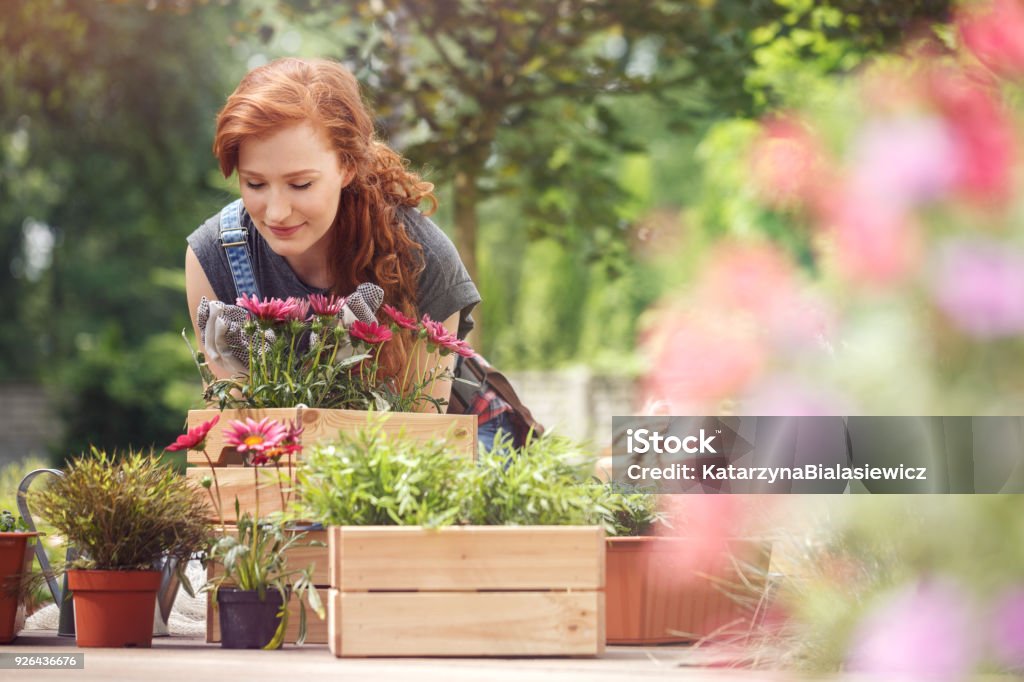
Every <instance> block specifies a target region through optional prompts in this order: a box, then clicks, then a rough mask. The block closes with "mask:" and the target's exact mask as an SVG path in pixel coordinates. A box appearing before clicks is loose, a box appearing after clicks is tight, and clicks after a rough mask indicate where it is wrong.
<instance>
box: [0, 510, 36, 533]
mask: <svg viewBox="0 0 1024 682" xmlns="http://www.w3.org/2000/svg"><path fill="white" fill-rule="evenodd" d="M27 532H29V528H28V525H27V524H26V523H25V519H23V518H21V517H20V516H15V515H14V514H12V513H11V512H9V511H7V510H6V509H4V510H3V511H0V533H27Z"/></svg>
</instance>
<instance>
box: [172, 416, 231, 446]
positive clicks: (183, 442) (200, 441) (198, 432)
mask: <svg viewBox="0 0 1024 682" xmlns="http://www.w3.org/2000/svg"><path fill="white" fill-rule="evenodd" d="M218 421H220V415H219V414H218V415H216V416H214V418H213V419H211V420H210V421H208V422H203V423H202V424H200V425H199V426H196V427H194V428H191V429H189V430H188V433H184V434H182V435H180V436H178V437H177V438H176V439H175V441H174V442H173V443H171V444H170V445H168V446H167V447H165V448H164V450H166V451H167V452H177V451H178V450H202V449H203V448H204V447H205V446H206V436H207V435H208V434H209V433H210V429H212V428H213V425H214V424H216V423H217V422H218Z"/></svg>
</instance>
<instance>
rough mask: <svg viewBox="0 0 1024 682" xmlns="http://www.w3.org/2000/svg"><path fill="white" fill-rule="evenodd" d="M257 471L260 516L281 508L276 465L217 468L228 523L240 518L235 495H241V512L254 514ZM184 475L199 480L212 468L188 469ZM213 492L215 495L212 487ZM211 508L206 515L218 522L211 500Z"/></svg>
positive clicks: (239, 497)
mask: <svg viewBox="0 0 1024 682" xmlns="http://www.w3.org/2000/svg"><path fill="white" fill-rule="evenodd" d="M254 474H255V475H256V476H257V477H258V481H259V516H266V515H267V514H269V513H270V512H274V511H281V495H280V494H279V492H278V487H277V479H276V476H277V471H276V470H275V469H274V468H273V467H260V468H255V469H254V468H251V467H217V484H218V485H219V486H220V499H221V503H222V504H223V505H224V509H223V511H224V520H225V521H226V522H227V523H236V522H237V521H238V518H237V516H236V515H235V498H236V497H237V498H238V505H239V511H240V513H241V514H244V513H245V512H250V513H252V514H253V515H255V514H256V485H255V483H254V481H253V477H254ZM185 475H186V476H187V477H188V478H189V479H192V480H195V481H197V482H198V481H200V480H202V479H203V477H204V476H209V475H210V469H209V467H196V468H189V469H186V470H185ZM210 491H211V492H213V493H214V495H216V492H215V490H214V489H213V488H212V487H211V488H210ZM286 494H287V490H286ZM208 499H209V498H208ZM286 501H287V498H286ZM209 508H210V512H209V515H208V516H207V518H208V519H209V520H210V521H214V522H216V521H219V519H218V517H217V513H216V511H214V508H213V503H212V502H210V504H209Z"/></svg>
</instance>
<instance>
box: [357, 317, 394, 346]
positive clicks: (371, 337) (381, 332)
mask: <svg viewBox="0 0 1024 682" xmlns="http://www.w3.org/2000/svg"><path fill="white" fill-rule="evenodd" d="M348 333H349V334H351V335H352V336H354V337H355V338H357V339H360V340H361V341H365V342H366V343H369V344H371V345H376V344H378V343H384V342H385V341H390V340H391V336H392V334H391V329H389V328H388V327H386V326H384V325H382V324H379V323H377V322H363V321H361V320H356V321H355V322H353V323H352V326H351V327H349V329H348Z"/></svg>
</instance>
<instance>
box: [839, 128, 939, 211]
mask: <svg viewBox="0 0 1024 682" xmlns="http://www.w3.org/2000/svg"><path fill="white" fill-rule="evenodd" d="M956 162H957V158H956V147H955V145H954V143H953V138H952V135H951V133H950V130H949V128H948V127H947V126H946V125H945V123H944V122H943V121H942V120H941V119H938V118H934V117H923V116H906V115H903V116H899V117H890V118H885V119H875V120H872V121H869V122H868V123H867V125H865V126H864V127H863V128H862V129H861V131H860V134H859V135H858V137H857V139H856V140H854V158H853V161H852V169H851V177H850V184H851V185H852V186H853V187H854V188H855V189H854V192H855V193H856V194H857V196H859V197H863V198H864V199H865V200H870V201H873V202H884V203H886V204H888V205H893V206H896V207H903V206H913V205H916V204H918V203H921V202H925V201H929V200H932V199H935V198H936V197H938V196H940V195H941V194H942V193H943V192H944V191H946V190H947V189H948V188H949V187H950V185H951V184H952V182H953V180H954V179H955V178H956Z"/></svg>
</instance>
